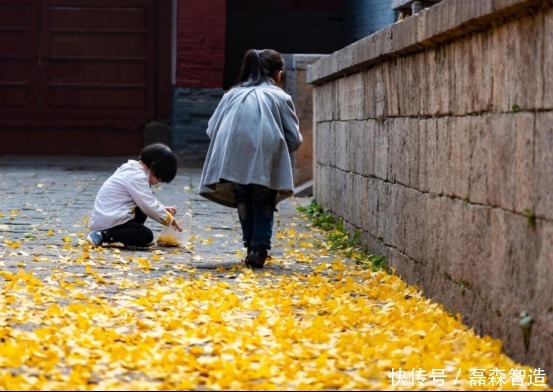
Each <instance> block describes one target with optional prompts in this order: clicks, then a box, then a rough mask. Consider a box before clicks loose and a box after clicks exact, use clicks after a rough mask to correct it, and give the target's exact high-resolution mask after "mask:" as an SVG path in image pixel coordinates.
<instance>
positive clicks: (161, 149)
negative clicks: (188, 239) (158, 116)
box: [86, 143, 182, 248]
mask: <svg viewBox="0 0 553 392" xmlns="http://www.w3.org/2000/svg"><path fill="white" fill-rule="evenodd" d="M176 173H177V156H176V155H175V153H174V152H173V151H171V149H170V148H169V147H167V146H166V145H164V144H160V143H157V144H151V145H149V146H146V147H144V148H143V149H142V151H141V152H140V155H139V156H138V160H137V161H135V160H132V159H131V160H129V161H128V162H127V163H124V164H123V165H121V167H119V168H118V169H117V170H116V171H115V173H114V174H112V176H111V177H110V178H108V179H107V180H106V182H104V184H103V185H102V186H101V188H100V190H99V191H98V194H97V195H96V200H95V201H94V210H93V211H92V215H91V218H90V229H91V230H92V231H91V232H90V233H89V234H88V237H87V238H86V239H87V241H88V242H89V243H90V245H91V246H92V247H94V248H95V247H98V246H100V245H102V244H103V243H104V242H121V243H123V244H124V245H126V246H133V247H147V246H150V245H153V240H154V235H153V233H152V231H151V230H150V229H149V228H147V227H146V226H145V225H144V222H145V221H146V218H147V217H150V218H152V219H153V220H155V221H157V222H159V223H161V224H162V225H165V226H169V225H173V226H174V227H175V229H176V230H177V231H182V229H181V227H180V224H179V222H178V221H177V220H176V219H175V218H174V217H173V216H174V215H175V214H176V213H177V209H176V207H175V206H170V207H167V206H164V205H162V204H161V203H160V202H159V201H158V200H157V199H156V197H155V196H154V192H153V190H152V188H151V186H152V185H156V184H158V183H160V182H165V183H170V182H171V181H172V180H173V178H175V175H176Z"/></svg>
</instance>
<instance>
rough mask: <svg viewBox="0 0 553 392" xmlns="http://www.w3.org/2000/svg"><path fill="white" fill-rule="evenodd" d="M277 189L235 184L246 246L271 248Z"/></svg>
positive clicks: (235, 193) (236, 199)
mask: <svg viewBox="0 0 553 392" xmlns="http://www.w3.org/2000/svg"><path fill="white" fill-rule="evenodd" d="M276 193H277V192H276V191H275V190H273V189H269V188H267V187H264V186H262V185H257V184H248V185H242V184H234V198H235V201H236V204H237V206H238V218H239V219H240V225H241V226H242V237H243V240H244V246H245V247H246V248H248V249H249V248H255V247H260V248H263V249H271V237H272V235H273V217H274V211H275V201H276Z"/></svg>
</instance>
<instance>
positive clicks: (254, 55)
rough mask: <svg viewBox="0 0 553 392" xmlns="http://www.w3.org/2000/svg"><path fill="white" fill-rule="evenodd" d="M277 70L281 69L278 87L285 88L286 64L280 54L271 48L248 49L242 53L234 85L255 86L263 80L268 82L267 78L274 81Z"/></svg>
mask: <svg viewBox="0 0 553 392" xmlns="http://www.w3.org/2000/svg"><path fill="white" fill-rule="evenodd" d="M279 71H282V85H281V86H280V87H282V89H283V90H284V89H285V88H286V65H285V64H284V60H283V58H282V55H281V54H280V53H279V52H277V51H276V50H273V49H262V50H257V49H250V50H248V51H247V52H246V54H245V55H244V59H243V60H242V66H241V67H240V72H239V74H238V79H236V82H235V83H234V86H245V87H247V86H257V85H259V84H261V83H263V82H269V81H270V80H269V78H271V79H273V81H276V78H277V75H278V72H279ZM234 86H233V87H234Z"/></svg>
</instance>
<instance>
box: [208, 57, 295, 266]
mask: <svg viewBox="0 0 553 392" xmlns="http://www.w3.org/2000/svg"><path fill="white" fill-rule="evenodd" d="M285 86H286V69H285V65H284V61H283V58H282V55H281V54H280V53H279V52H277V51H275V50H272V49H264V50H255V49H251V50H248V51H247V52H246V54H245V55H244V58H243V60H242V65H241V69H240V72H239V75H238V79H237V81H236V83H235V84H234V86H233V87H232V88H231V89H230V90H229V91H227V92H226V93H225V94H224V95H223V98H222V99H221V102H220V103H219V105H218V106H217V109H216V110H215V112H214V113H213V116H212V117H211V118H210V120H209V123H208V128H207V135H208V136H209V138H210V139H211V143H210V146H209V149H208V152H207V156H206V160H205V164H204V167H203V171H202V176H201V180H200V191H199V194H200V195H201V196H203V197H205V198H207V199H209V200H212V201H214V202H216V203H219V204H222V205H224V206H228V207H235V208H237V209H238V218H239V220H240V225H241V227H242V235H243V241H244V246H245V247H246V248H247V256H246V259H245V264H246V265H247V266H250V267H252V268H261V267H263V265H264V263H265V260H266V259H267V250H269V249H271V237H272V228H273V214H274V211H275V210H276V206H277V204H278V203H279V202H280V201H282V200H283V199H285V198H287V197H289V196H291V195H292V194H293V193H294V181H293V168H292V153H293V152H294V151H296V150H297V149H298V148H299V146H300V144H301V143H302V136H301V134H300V132H299V125H298V118H297V116H296V113H295V108H294V104H293V102H292V98H291V97H290V95H288V94H287V93H285V92H284V88H285Z"/></svg>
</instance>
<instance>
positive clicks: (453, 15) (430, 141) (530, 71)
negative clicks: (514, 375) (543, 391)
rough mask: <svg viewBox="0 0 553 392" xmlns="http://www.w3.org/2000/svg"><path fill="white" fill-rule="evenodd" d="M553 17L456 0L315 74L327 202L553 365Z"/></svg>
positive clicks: (404, 264)
mask: <svg viewBox="0 0 553 392" xmlns="http://www.w3.org/2000/svg"><path fill="white" fill-rule="evenodd" d="M552 26H553V2H551V1H547V2H542V1H541V0H509V1H492V0H489V1H488V0H471V1H455V0H452V1H448V0H444V1H442V2H441V3H439V4H437V5H435V6H433V7H431V8H428V9H425V10H423V11H421V12H420V13H418V14H416V15H414V16H410V17H409V18H407V19H405V20H404V21H402V22H400V23H396V24H394V25H392V26H389V27H387V28H384V29H383V30H381V31H379V32H377V33H375V34H373V35H371V36H369V37H366V38H364V39H362V40H360V41H357V42H355V43H353V44H351V45H349V46H347V47H346V48H344V49H342V50H340V51H338V52H336V53H333V54H331V55H329V56H327V57H325V58H323V59H321V60H319V61H318V62H316V63H314V64H313V65H312V66H311V67H310V68H308V78H307V80H308V82H311V83H313V84H314V85H315V86H314V106H315V108H314V112H315V116H316V117H315V120H314V121H315V135H314V139H315V147H314V155H315V189H314V196H315V198H316V199H317V200H318V201H319V202H320V203H321V204H322V205H323V206H325V207H327V208H329V209H330V210H331V211H332V212H333V213H334V214H335V215H336V216H338V217H340V218H342V219H343V220H344V221H345V223H346V226H347V227H349V228H351V229H354V228H355V229H358V230H360V232H361V233H362V240H363V242H364V243H365V244H366V245H367V246H368V248H369V250H370V251H371V252H372V253H375V254H380V255H385V256H386V257H387V259H388V262H389V264H390V265H391V266H392V267H394V268H395V269H396V272H397V274H399V275H400V276H402V277H403V278H404V279H405V280H406V281H407V282H409V283H411V284H414V285H417V286H418V287H419V288H421V290H422V291H423V292H424V294H425V295H426V296H427V297H429V298H433V299H434V300H436V301H438V302H441V303H443V304H444V305H445V307H446V308H447V309H448V310H449V311H450V312H451V313H453V314H455V313H460V314H461V315H462V317H463V321H464V322H465V323H466V324H467V325H469V326H472V327H473V328H474V329H475V330H476V332H477V333H479V334H489V335H491V336H492V337H495V338H500V339H501V340H502V343H503V347H504V350H505V351H506V353H507V354H509V355H510V356H511V357H512V358H514V359H515V360H517V361H520V362H523V363H527V364H529V365H533V366H536V367H540V368H541V369H545V371H546V372H547V374H548V375H551V374H552V372H553V351H552V350H551V347H553V334H552V333H551V331H553V305H552V302H551V298H553V284H552V281H551V279H552V278H551V277H552V276H553V176H552V175H551V170H552V168H553V125H552V124H553V93H552V92H553V68H552V67H550V66H549V63H550V59H551V58H553V40H552V38H553V35H552ZM523 311H525V312H528V313H529V314H530V316H531V317H532V318H533V320H534V323H533V328H532V333H531V339H530V345H529V347H528V349H526V347H525V344H524V340H523V334H522V331H521V329H520V327H519V320H520V318H521V312H523Z"/></svg>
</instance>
